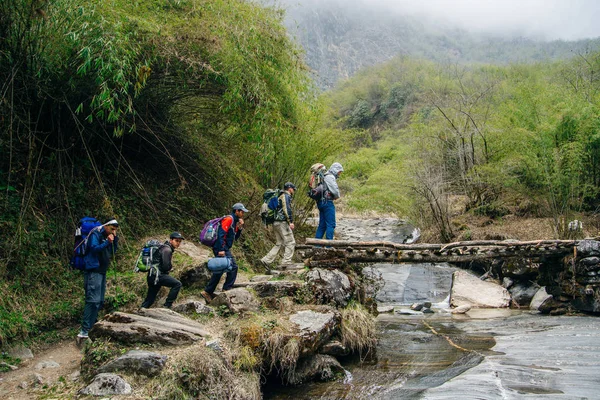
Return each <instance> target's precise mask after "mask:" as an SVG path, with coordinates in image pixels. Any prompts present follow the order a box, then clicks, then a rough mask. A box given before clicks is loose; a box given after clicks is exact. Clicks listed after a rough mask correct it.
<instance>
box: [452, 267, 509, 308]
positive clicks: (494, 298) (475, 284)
mask: <svg viewBox="0 0 600 400" xmlns="http://www.w3.org/2000/svg"><path fill="white" fill-rule="evenodd" d="M465 304H469V305H471V306H473V307H479V308H502V307H508V306H509V305H510V293H508V290H506V289H505V288H503V287H502V286H500V285H497V284H495V283H492V282H484V281H482V280H480V279H479V278H477V277H476V276H474V275H472V274H470V273H468V272H466V271H455V272H454V274H452V289H451V290H450V305H451V306H452V307H460V306H462V305H465Z"/></svg>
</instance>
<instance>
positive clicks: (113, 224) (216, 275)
mask: <svg viewBox="0 0 600 400" xmlns="http://www.w3.org/2000/svg"><path fill="white" fill-rule="evenodd" d="M343 170H344V169H343V167H342V165H341V164H340V163H337V162H336V163H333V164H332V165H331V167H330V168H329V170H328V172H327V173H326V174H324V177H323V188H322V191H321V192H320V196H319V198H317V199H315V202H316V205H317V208H318V210H319V225H318V227H317V232H316V234H315V237H316V238H317V239H322V238H323V236H325V238H326V239H328V240H331V239H333V235H334V230H335V226H336V215H335V205H334V201H335V200H337V199H338V198H339V197H340V190H339V187H338V184H337V179H338V178H339V176H340V174H341V173H342V171H343ZM295 192H296V186H295V185H294V184H293V183H292V182H286V183H285V184H284V186H283V190H282V191H281V193H280V194H279V196H278V204H279V207H278V212H277V213H276V214H275V221H274V222H273V232H274V234H275V238H276V242H275V245H274V246H273V248H272V249H271V250H270V251H269V252H268V253H267V255H265V256H264V257H263V258H262V259H261V260H260V262H261V264H262V265H263V266H264V267H265V268H266V269H267V271H270V269H271V266H272V265H273V264H274V262H275V259H276V258H277V256H278V254H279V252H280V250H281V249H282V248H283V249H284V254H283V257H282V261H281V265H282V266H287V265H290V264H292V262H293V260H292V258H293V255H294V249H295V246H296V241H295V239H294V234H293V230H294V216H293V211H292V199H293V197H294V194H295ZM247 212H248V210H247V209H246V207H245V206H244V204H242V203H235V204H234V205H233V207H232V209H231V214H230V215H227V216H226V217H224V218H222V219H221V221H220V224H219V227H218V232H217V239H216V241H215V242H214V244H213V246H212V251H213V254H214V256H215V257H228V258H229V259H230V260H231V261H230V267H229V268H228V269H227V270H226V271H225V270H223V271H220V272H213V273H212V276H211V278H210V280H209V282H208V283H207V284H206V287H205V288H204V290H203V291H202V293H201V294H202V297H204V299H205V300H206V301H207V303H208V302H211V301H212V300H213V298H214V297H215V290H216V288H217V285H218V284H219V282H220V280H221V277H222V276H223V274H224V273H226V274H227V276H226V278H225V283H224V284H223V291H227V290H230V289H232V288H233V285H234V283H235V280H236V278H237V273H238V265H237V263H236V261H235V257H234V256H233V254H232V253H231V247H232V246H233V243H234V241H236V240H237V239H239V237H240V236H241V234H242V230H243V228H244V215H245V213H247ZM118 228H119V223H118V222H117V220H116V219H110V220H109V221H107V222H106V223H104V224H102V225H100V226H98V227H97V228H96V229H93V230H92V231H91V232H90V233H89V235H88V237H87V244H86V252H85V256H84V262H85V268H83V272H84V289H85V307H84V311H83V318H82V323H81V329H80V331H79V334H78V335H77V338H78V340H85V339H87V338H88V332H89V331H90V329H91V328H92V326H93V325H94V324H95V323H96V321H97V318H98V312H99V311H100V308H101V307H102V304H103V303H104V294H105V290H106V272H107V270H108V267H109V264H110V260H111V258H112V257H114V255H115V253H116V252H117V249H118V242H119V237H118V236H117V230H118ZM183 240H185V239H184V237H183V236H182V235H181V233H179V232H173V233H171V234H170V235H169V240H168V241H166V242H165V243H164V244H162V245H161V246H160V247H159V248H158V254H159V257H158V266H157V268H156V269H150V270H149V271H148V276H147V283H148V292H147V295H146V298H145V299H144V301H143V303H142V305H141V307H142V308H149V307H151V306H152V304H154V302H155V300H156V296H157V295H158V292H159V291H160V288H161V287H163V286H164V287H168V288H170V290H169V293H168V295H167V298H166V300H165V303H164V305H163V306H164V307H165V308H171V307H172V305H173V303H174V302H175V300H176V299H177V296H178V294H179V291H180V289H181V282H180V281H179V280H178V279H176V278H175V277H173V276H171V275H169V273H170V271H171V270H172V269H173V264H172V258H173V253H174V252H175V250H177V249H178V248H179V246H181V243H182V241H183Z"/></svg>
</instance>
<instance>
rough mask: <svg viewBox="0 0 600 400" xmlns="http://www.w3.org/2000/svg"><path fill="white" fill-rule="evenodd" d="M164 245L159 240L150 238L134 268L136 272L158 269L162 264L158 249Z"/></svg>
mask: <svg viewBox="0 0 600 400" xmlns="http://www.w3.org/2000/svg"><path fill="white" fill-rule="evenodd" d="M162 246H163V244H162V243H161V242H159V241H158V240H154V239H151V240H148V241H147V242H146V244H144V247H142V250H141V251H140V255H139V257H138V258H137V261H136V262H135V267H134V269H133V270H134V271H135V272H148V271H150V270H151V269H157V270H158V266H159V265H160V253H159V252H158V250H159V249H160V248H161V247H162Z"/></svg>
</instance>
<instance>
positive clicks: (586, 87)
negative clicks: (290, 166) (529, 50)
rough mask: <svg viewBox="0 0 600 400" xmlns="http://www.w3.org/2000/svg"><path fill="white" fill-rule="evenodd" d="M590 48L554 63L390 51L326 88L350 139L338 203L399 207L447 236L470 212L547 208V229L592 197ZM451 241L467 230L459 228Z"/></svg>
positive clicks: (596, 173)
mask: <svg viewBox="0 0 600 400" xmlns="http://www.w3.org/2000/svg"><path fill="white" fill-rule="evenodd" d="M599 67H600V53H582V54H579V55H578V57H576V58H574V59H572V60H568V61H564V62H558V63H553V64H541V63H540V64H535V65H512V66H506V67H501V66H469V67H467V66H460V65H451V66H448V65H440V64H433V63H431V62H428V61H422V60H416V59H411V58H408V57H398V58H396V59H394V60H392V61H390V62H387V63H385V64H382V65H380V66H377V67H373V68H370V69H366V70H364V71H362V72H361V73H359V74H357V76H356V77H354V78H353V79H351V80H349V81H348V82H346V83H344V84H342V85H340V86H339V87H338V88H337V89H336V90H334V91H332V92H330V93H328V94H327V95H326V96H327V98H328V99H329V103H328V104H329V106H328V109H327V118H326V120H327V121H328V124H329V125H328V127H329V128H330V129H331V128H332V127H333V128H335V129H338V130H340V131H341V132H342V133H341V134H342V135H344V136H348V137H351V138H352V140H351V143H352V145H351V146H349V147H348V149H347V154H346V156H345V158H344V160H343V161H342V162H343V164H344V166H345V171H346V172H345V175H344V177H345V183H344V185H345V186H346V190H347V191H350V192H351V193H350V194H349V196H348V198H347V203H348V204H349V205H350V206H351V207H353V208H356V209H358V210H372V209H373V208H375V209H377V210H379V211H383V212H391V213H394V214H396V215H400V216H407V217H409V218H411V219H413V221H417V222H418V223H419V224H420V225H421V226H425V227H431V228H433V230H434V231H435V235H434V236H435V237H434V238H433V239H440V240H444V241H449V240H453V239H455V238H456V237H458V236H459V233H461V232H458V230H460V229H462V228H461V227H457V226H455V225H454V224H453V223H452V221H451V218H450V207H451V206H452V202H451V200H452V199H453V198H457V197H459V196H460V197H461V198H464V199H465V201H464V204H465V207H464V209H463V211H468V212H469V213H471V215H474V216H477V215H480V216H486V217H489V218H492V219H493V218H500V217H502V216H504V215H507V214H511V215H516V216H520V217H527V216H536V217H551V218H552V221H553V224H552V225H553V230H554V235H555V236H556V237H566V236H568V231H567V226H566V225H567V223H568V221H570V220H572V219H575V218H580V217H581V215H582V214H581V213H587V214H588V215H589V216H591V222H592V223H593V224H595V225H592V226H591V227H590V228H591V231H596V232H597V230H598V228H599V226H600V224H599V223H598V222H599V221H598V219H599V212H600V209H599V208H598V207H599V204H600V203H599V200H600V190H599V189H600V108H599V105H600V80H598V75H597V72H596V71H597V70H598V68H599ZM460 236H461V238H463V239H469V238H470V237H469V235H468V232H466V233H465V232H462V233H461V235H460Z"/></svg>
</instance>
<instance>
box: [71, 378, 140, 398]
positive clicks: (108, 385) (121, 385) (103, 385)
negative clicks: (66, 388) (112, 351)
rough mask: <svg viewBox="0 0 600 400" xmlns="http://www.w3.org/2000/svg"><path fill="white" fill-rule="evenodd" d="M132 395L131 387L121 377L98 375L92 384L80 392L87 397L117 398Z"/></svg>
mask: <svg viewBox="0 0 600 400" xmlns="http://www.w3.org/2000/svg"><path fill="white" fill-rule="evenodd" d="M130 393H131V386H130V385H129V383H127V382H126V381H125V380H124V379H123V378H121V377H120V376H119V375H115V374H108V373H104V374H98V375H96V376H95V377H94V380H93V381H92V383H90V384H89V385H88V386H86V387H85V388H83V389H81V390H80V391H79V394H83V395H87V396H115V395H124V394H130Z"/></svg>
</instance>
